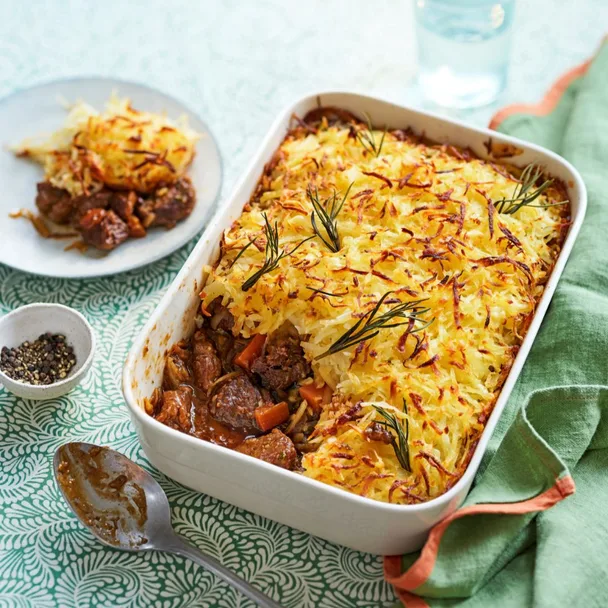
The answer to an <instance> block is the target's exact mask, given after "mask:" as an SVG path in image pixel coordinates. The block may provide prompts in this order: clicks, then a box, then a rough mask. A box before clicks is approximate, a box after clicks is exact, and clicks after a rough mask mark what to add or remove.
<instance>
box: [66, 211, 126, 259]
mask: <svg viewBox="0 0 608 608" xmlns="http://www.w3.org/2000/svg"><path fill="white" fill-rule="evenodd" d="M78 230H79V231H80V233H81V234H82V239H83V240H84V242H85V243H87V245H92V246H93V247H97V249H101V250H102V251H111V250H112V249H115V248H116V247H118V245H120V244H121V243H124V242H125V241H126V240H127V239H128V238H129V228H128V227H127V225H126V224H125V223H124V222H123V221H122V220H121V219H120V218H119V217H118V216H117V215H116V213H114V211H112V210H106V209H90V210H89V211H87V212H86V214H85V215H84V216H83V217H82V219H81V220H80V222H79V224H78Z"/></svg>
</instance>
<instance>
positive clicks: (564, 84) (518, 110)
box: [489, 36, 608, 129]
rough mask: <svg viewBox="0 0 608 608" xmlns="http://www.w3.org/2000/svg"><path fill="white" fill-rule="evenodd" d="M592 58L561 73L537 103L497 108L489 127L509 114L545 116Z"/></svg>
mask: <svg viewBox="0 0 608 608" xmlns="http://www.w3.org/2000/svg"><path fill="white" fill-rule="evenodd" d="M607 41H608V36H606V37H604V39H603V40H602V43H601V44H600V48H601V47H602V46H603V45H604V44H605V43H606V42H607ZM598 52H599V51H598ZM596 55H597V53H596ZM593 59H595V55H594V56H593V57H592V58H591V59H588V60H587V61H585V63H581V64H580V65H578V66H576V67H575V68H572V69H571V70H568V71H567V72H566V73H565V74H563V75H562V76H561V77H560V78H559V79H558V80H557V81H556V82H555V83H554V84H553V86H552V87H551V88H550V89H549V90H548V91H547V93H546V94H545V96H544V97H543V98H542V99H541V101H540V102H539V103H531V104H526V103H515V104H513V105H510V106H507V107H506V108H502V110H498V112H496V114H494V116H493V117H492V119H491V120H490V124H489V128H490V129H497V128H498V126H499V125H500V124H501V123H502V122H503V120H505V119H506V118H509V116H512V115H513V114H532V115H534V116H545V114H549V113H550V112H551V111H553V109H554V108H555V106H556V105H557V104H558V102H559V100H560V99H561V98H562V95H563V94H564V93H565V92H566V89H567V88H568V87H569V86H570V85H571V84H572V82H573V81H574V80H576V79H577V78H578V77H579V76H582V75H583V74H585V73H586V72H587V70H588V69H589V66H590V65H591V62H592V61H593Z"/></svg>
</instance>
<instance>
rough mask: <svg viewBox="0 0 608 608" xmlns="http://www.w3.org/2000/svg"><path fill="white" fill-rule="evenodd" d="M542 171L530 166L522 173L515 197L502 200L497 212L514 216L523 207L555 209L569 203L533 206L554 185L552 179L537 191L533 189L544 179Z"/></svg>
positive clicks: (514, 193)
mask: <svg viewBox="0 0 608 608" xmlns="http://www.w3.org/2000/svg"><path fill="white" fill-rule="evenodd" d="M542 174H543V173H542V171H541V169H540V167H537V166H536V165H534V164H530V165H528V166H527V167H526V168H525V169H524V170H523V171H522V173H521V176H520V178H519V180H520V181H519V184H517V186H516V187H515V190H514V192H513V196H512V197H511V198H502V199H500V200H499V201H498V202H497V203H496V204H495V207H496V211H498V213H507V214H509V215H513V214H514V213H517V212H518V211H519V210H520V209H521V208H522V207H541V208H542V207H553V206H554V205H564V204H566V203H567V202H568V201H563V202H559V203H548V204H546V205H532V203H533V202H534V201H535V200H536V199H537V198H539V197H540V196H541V195H542V194H543V193H544V192H545V191H546V190H547V188H549V186H551V184H553V180H552V179H546V180H545V181H544V182H543V183H542V184H541V185H540V186H538V188H536V190H534V191H533V190H532V188H533V187H534V186H535V185H536V182H537V181H538V180H539V178H540V177H542Z"/></svg>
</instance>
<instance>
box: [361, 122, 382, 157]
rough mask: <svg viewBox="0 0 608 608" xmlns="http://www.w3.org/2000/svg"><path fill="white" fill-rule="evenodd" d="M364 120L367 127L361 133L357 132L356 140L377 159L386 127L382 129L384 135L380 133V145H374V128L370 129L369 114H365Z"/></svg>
mask: <svg viewBox="0 0 608 608" xmlns="http://www.w3.org/2000/svg"><path fill="white" fill-rule="evenodd" d="M365 119H366V122H367V127H366V128H364V129H363V130H361V131H357V140H358V141H359V143H360V144H361V145H362V146H363V147H364V148H365V149H366V150H367V151H368V152H371V153H372V154H374V156H376V158H377V157H378V156H380V152H381V151H382V145H383V144H384V138H385V137H386V127H384V133H382V138H381V139H380V144H376V138H375V137H374V128H373V127H372V121H371V118H370V117H369V114H365Z"/></svg>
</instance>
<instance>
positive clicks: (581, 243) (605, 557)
mask: <svg viewBox="0 0 608 608" xmlns="http://www.w3.org/2000/svg"><path fill="white" fill-rule="evenodd" d="M581 72H582V70H579V73H581ZM607 73H608V44H603V46H602V48H601V49H600V52H599V53H598V55H597V56H596V58H595V59H594V60H593V62H592V63H591V64H590V66H589V67H588V69H587V70H586V72H585V73H584V74H583V75H580V76H579V77H578V78H577V79H576V80H574V81H573V82H572V83H571V84H570V86H569V87H568V88H567V89H566V91H565V92H564V94H563V95H562V96H561V97H560V99H559V101H558V103H557V105H556V106H555V108H554V109H553V110H552V111H551V112H550V113H549V114H547V115H541V116H538V115H533V114H531V113H528V114H516V115H511V116H509V117H508V118H506V119H505V120H504V122H502V123H501V124H500V126H499V127H498V128H499V130H500V131H502V132H504V133H508V134H510V135H515V136H517V137H520V138H522V139H527V140H529V141H533V142H535V143H538V144H541V145H543V146H546V147H548V148H551V149H552V150H554V151H555V152H557V153H559V154H561V155H562V156H563V157H564V158H566V159H567V160H569V161H570V162H571V163H572V164H573V165H574V166H575V167H577V169H578V170H579V171H580V173H581V175H582V176H583V179H584V181H585V183H586V186H587V189H588V195H589V206H588V210H587V216H586V220H585V223H584V225H583V227H582V230H581V232H580V236H579V239H578V241H577V243H576V245H575V248H574V250H573V252H572V255H571V258H570V261H569V262H568V265H567V267H566V269H565V271H564V274H563V276H562V279H561V281H560V283H559V286H558V288H557V291H556V292H555V295H554V297H553V302H552V304H551V306H550V308H549V310H548V312H547V315H546V317H545V321H544V323H543V325H542V328H541V330H540V332H539V334H538V337H537V340H536V342H535V344H534V347H533V349H532V351H531V353H530V356H529V358H528V361H527V363H526V365H525V367H524V370H523V372H522V374H521V376H520V379H519V381H518V384H517V386H516V388H515V390H514V391H513V394H512V397H511V399H510V405H509V407H508V408H507V409H506V410H505V412H504V413H503V416H502V419H501V421H500V424H499V426H498V428H497V430H496V431H495V433H494V436H493V438H492V441H491V444H490V449H489V450H488V453H487V454H486V457H485V458H484V460H483V463H482V466H481V467H480V470H479V473H478V475H477V478H476V482H475V485H474V488H473V490H472V491H471V493H470V494H469V496H468V498H467V500H466V502H465V503H464V506H463V508H462V509H460V510H459V511H457V512H456V514H455V515H453V516H452V517H451V518H448V520H447V521H444V522H442V523H441V524H439V525H438V526H437V527H436V529H435V530H434V531H433V532H432V534H431V536H430V537H429V541H428V542H427V544H426V546H425V547H424V548H423V550H422V552H420V553H416V554H410V555H406V556H403V557H388V558H386V560H385V574H386V578H387V579H388V580H389V581H390V582H392V583H393V584H394V585H395V588H396V590H397V592H398V594H399V596H400V598H401V599H402V601H403V603H404V604H405V605H406V606H408V607H416V608H418V607H422V606H427V605H430V606H432V607H441V608H443V607H448V606H450V607H451V606H466V607H467V608H473V607H484V608H485V607H488V606H492V607H494V606H500V607H502V606H507V607H511V606H512V607H514V608H515V607H517V608H520V607H523V606H535V607H554V606H568V607H570V606H572V607H578V606H585V607H589V606H602V607H605V606H608V195H607V194H606V189H607V188H608V78H607V77H606V74H607ZM564 82H565V80H564V79H562V80H561V84H562V85H563V84H564ZM552 93H553V95H552V97H553V98H554V97H555V90H554V91H552ZM550 99H551V95H550V96H548V98H546V100H545V106H546V105H547V103H549V102H550ZM575 487H576V491H575V493H574V490H575ZM564 498H565V500H563V499H564ZM497 503H506V504H497ZM553 505H555V506H553ZM549 507H552V508H549Z"/></svg>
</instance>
